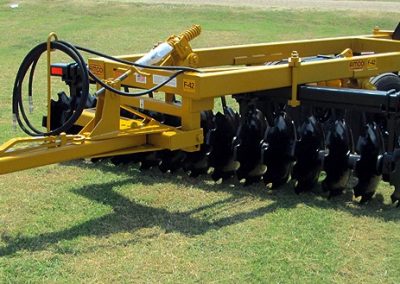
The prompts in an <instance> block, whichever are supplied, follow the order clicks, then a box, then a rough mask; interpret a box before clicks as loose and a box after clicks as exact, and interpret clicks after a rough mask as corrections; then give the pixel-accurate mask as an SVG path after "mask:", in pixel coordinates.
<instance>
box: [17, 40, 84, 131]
mask: <svg viewBox="0 0 400 284" xmlns="http://www.w3.org/2000/svg"><path fill="white" fill-rule="evenodd" d="M51 48H52V49H56V50H60V51H61V52H63V53H65V54H67V55H68V56H69V57H71V59H72V60H73V61H75V62H76V63H77V64H78V67H79V69H80V70H81V78H82V93H81V99H80V100H79V104H77V105H76V107H75V108H74V109H73V110H72V115H71V116H70V117H69V118H68V119H67V121H66V122H65V123H64V124H63V125H61V126H60V127H58V128H56V129H53V130H51V131H48V132H42V131H40V130H38V129H36V128H35V127H34V126H33V125H32V124H31V122H30V121H29V119H28V117H27V116H26V113H25V109H24V106H23V102H22V86H23V82H24V79H25V76H26V74H27V72H28V70H29V69H31V71H30V75H29V96H32V81H33V77H34V69H35V67H36V63H37V61H38V60H39V58H40V56H41V55H42V54H43V53H44V52H46V51H47V43H41V44H38V45H37V46H36V47H34V48H33V49H32V50H31V51H30V52H29V53H28V54H27V55H26V56H25V58H24V60H23V61H22V63H21V65H20V67H19V70H18V72H17V76H16V78H15V83H14V88H13V96H12V112H13V117H14V119H15V120H16V121H17V122H18V125H19V126H20V128H21V129H22V130H23V131H24V132H25V133H26V134H28V135H30V136H49V135H58V134H60V133H61V132H65V131H67V130H68V129H70V128H71V127H72V126H73V125H74V123H75V122H76V121H77V120H78V118H79V116H80V115H81V114H82V111H83V109H84V108H85V104H86V101H87V98H88V96H89V75H88V74H89V73H88V68H87V66H86V63H85V61H84V60H83V58H82V56H81V55H80V54H79V53H77V52H76V51H75V50H74V49H71V48H70V47H69V46H68V45H65V44H64V43H62V42H59V41H53V42H51ZM21 116H22V119H21Z"/></svg>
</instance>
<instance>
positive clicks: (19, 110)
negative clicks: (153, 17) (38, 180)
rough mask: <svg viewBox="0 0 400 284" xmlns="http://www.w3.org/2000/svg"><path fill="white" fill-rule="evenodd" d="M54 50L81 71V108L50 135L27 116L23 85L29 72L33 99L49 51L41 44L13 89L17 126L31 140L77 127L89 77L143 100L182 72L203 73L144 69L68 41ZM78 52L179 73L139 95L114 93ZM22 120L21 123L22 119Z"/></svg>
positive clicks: (58, 43) (56, 43) (26, 60)
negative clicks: (43, 58)
mask: <svg viewBox="0 0 400 284" xmlns="http://www.w3.org/2000/svg"><path fill="white" fill-rule="evenodd" d="M51 48H52V49H56V50H60V51H61V52H63V53H65V54H67V55H68V56H69V57H71V59H73V60H74V61H75V62H76V63H77V64H78V68H79V70H81V76H82V93H81V98H80V100H79V104H78V105H77V106H75V108H74V109H72V110H71V111H72V115H71V116H70V117H69V118H68V120H67V121H66V122H65V123H64V124H63V125H61V126H60V127H58V128H56V129H53V130H51V131H49V132H42V131H40V130H38V129H36V128H35V127H34V126H33V125H32V124H31V122H30V121H29V119H28V117H27V116H26V113H25V109H24V106H23V101H22V85H23V82H24V79H25V76H26V74H27V72H28V70H29V69H30V74H29V85H28V95H29V96H32V95H33V94H32V87H33V77H34V73H35V68H36V64H37V62H38V60H39V58H40V57H41V56H42V54H43V53H44V52H46V51H47V43H46V42H45V43H41V44H39V45H37V46H36V47H34V48H33V49H32V50H31V51H30V52H29V53H28V54H27V55H26V56H25V58H24V60H23V61H22V63H21V66H20V68H19V70H18V72H17V76H16V78H15V83H14V89H13V98H12V112H13V115H14V117H15V119H16V120H17V122H18V125H19V126H20V128H21V129H22V130H23V131H24V132H25V133H27V134H28V135H31V136H49V135H58V134H60V133H62V132H66V131H67V130H69V129H70V128H71V127H72V126H73V125H74V123H75V122H76V121H77V120H78V118H79V117H80V115H81V114H82V112H83V110H84V108H85V105H86V101H87V99H88V96H89V83H90V82H89V76H90V77H91V78H92V79H93V80H94V81H95V82H96V83H98V84H99V85H101V86H102V87H104V88H105V89H107V90H109V91H111V92H113V93H116V94H118V95H121V96H130V97H138V96H143V95H146V94H151V93H152V92H154V91H156V90H158V89H159V88H161V87H162V86H165V85H166V84H168V82H170V81H171V80H173V79H174V78H175V77H177V76H178V75H180V74H182V73H183V72H186V71H192V72H201V71H199V70H198V69H195V68H190V67H184V66H183V67H182V66H151V65H141V64H137V63H134V62H130V61H127V60H123V59H120V58H116V57H113V56H109V55H106V54H103V53H100V52H97V51H94V50H91V49H88V48H83V47H79V46H74V45H72V44H70V43H68V42H65V41H52V42H51ZM78 50H81V51H85V52H88V53H92V54H95V55H98V56H101V57H104V58H107V59H110V60H113V61H116V62H120V63H124V64H127V65H131V66H136V67H139V68H148V69H159V70H168V71H176V72H175V73H173V74H172V75H171V76H169V77H168V78H167V79H166V80H165V81H164V82H162V83H160V84H158V85H156V86H154V87H153V88H150V89H148V90H144V91H139V92H135V93H129V92H124V91H121V90H118V89H115V88H113V87H111V86H109V85H107V84H105V83H104V82H103V81H102V80H101V79H99V78H98V77H97V76H96V75H94V74H93V73H92V72H91V71H90V70H89V69H88V68H87V66H86V62H85V60H84V59H83V57H82V55H81V54H80V53H79V51H78ZM21 116H22V119H21Z"/></svg>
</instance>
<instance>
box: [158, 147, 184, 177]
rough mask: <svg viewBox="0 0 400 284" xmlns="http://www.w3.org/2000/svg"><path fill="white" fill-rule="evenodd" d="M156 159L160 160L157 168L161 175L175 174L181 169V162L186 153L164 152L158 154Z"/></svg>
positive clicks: (178, 151)
mask: <svg viewBox="0 0 400 284" xmlns="http://www.w3.org/2000/svg"><path fill="white" fill-rule="evenodd" d="M157 156H158V158H159V159H160V163H159V165H158V168H159V169H160V171H162V172H163V173H166V172H168V171H169V172H171V173H173V172H175V171H177V170H178V169H180V168H181V167H182V163H183V160H184V159H185V157H186V153H185V152H184V151H180V150H177V151H170V150H164V151H160V152H158V155H157Z"/></svg>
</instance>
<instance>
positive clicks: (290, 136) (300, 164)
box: [111, 105, 398, 203]
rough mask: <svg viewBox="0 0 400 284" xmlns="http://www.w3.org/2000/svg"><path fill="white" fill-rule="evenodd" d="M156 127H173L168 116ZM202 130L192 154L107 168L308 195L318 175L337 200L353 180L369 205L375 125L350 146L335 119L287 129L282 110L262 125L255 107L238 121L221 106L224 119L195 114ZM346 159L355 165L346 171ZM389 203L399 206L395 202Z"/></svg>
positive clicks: (376, 152)
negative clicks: (132, 167)
mask: <svg viewBox="0 0 400 284" xmlns="http://www.w3.org/2000/svg"><path fill="white" fill-rule="evenodd" d="M161 122H162V123H165V124H167V125H172V126H177V125H174V124H179V121H176V120H175V121H171V117H168V116H163V117H162V119H161ZM201 127H202V128H203V131H204V137H205V141H204V143H203V144H202V145H201V147H200V150H199V151H198V152H193V153H187V152H183V151H169V150H163V151H159V152H150V153H140V154H132V155H125V156H116V157H113V158H112V159H111V161H112V162H113V163H114V164H117V165H118V164H122V163H131V162H139V163H140V167H141V169H149V168H153V167H158V168H159V169H160V170H161V171H162V172H172V173H173V172H175V171H176V170H178V169H180V168H182V169H183V170H184V171H186V172H187V173H188V174H189V175H190V176H191V177H198V176H199V175H204V174H211V177H212V179H213V180H214V181H219V180H228V179H231V178H237V179H238V180H239V181H241V182H242V183H244V184H245V185H249V184H253V183H258V182H263V183H265V184H267V185H268V186H270V187H271V188H277V187H280V186H282V185H284V184H285V183H287V182H288V181H289V179H292V180H294V181H295V192H296V193H301V192H305V191H310V190H312V189H313V187H314V186H315V185H316V184H317V182H318V179H319V177H320V174H321V172H322V171H324V172H325V174H326V175H325V178H324V180H323V181H322V188H323V189H324V190H325V191H327V192H329V196H330V197H332V196H336V195H339V194H341V193H342V192H343V190H344V189H345V188H346V187H347V186H348V184H349V180H350V177H351V176H354V177H356V178H357V180H358V182H357V183H356V185H355V186H354V188H353V190H354V195H355V197H361V202H362V203H363V202H366V201H368V200H370V199H371V198H372V196H373V195H374V193H375V190H376V187H377V186H378V183H379V181H380V180H381V175H380V173H379V171H378V170H377V163H378V158H379V156H380V155H381V154H383V153H384V143H383V138H382V133H381V130H380V127H378V126H377V125H376V123H374V122H368V123H365V125H364V127H363V130H362V131H361V134H360V136H359V137H358V140H357V143H354V142H353V137H352V132H351V130H350V129H349V127H348V125H347V124H346V120H345V119H344V118H341V117H340V116H338V117H336V118H335V119H331V120H330V121H329V122H328V123H321V122H320V121H319V119H317V118H316V117H315V116H314V115H309V116H305V117H304V118H303V119H302V121H300V122H296V123H294V122H293V120H292V119H291V118H290V117H289V115H288V114H287V113H286V112H285V111H283V110H281V111H277V112H276V113H274V114H273V119H272V121H270V123H268V121H267V119H266V117H265V115H264V114H263V113H262V112H261V111H260V110H259V109H257V107H256V106H255V105H249V107H248V108H247V111H246V112H245V113H244V114H243V115H242V116H240V115H239V114H238V113H237V112H235V111H233V110H232V108H230V107H228V106H226V105H225V106H223V112H217V113H216V114H214V113H213V112H212V111H204V112H202V113H201ZM354 144H355V145H354ZM353 153H357V155H358V159H357V160H356V161H355V162H354V163H351V162H350V160H351V159H350V155H351V154H353ZM392 199H393V202H396V201H398V198H396V197H395V196H392Z"/></svg>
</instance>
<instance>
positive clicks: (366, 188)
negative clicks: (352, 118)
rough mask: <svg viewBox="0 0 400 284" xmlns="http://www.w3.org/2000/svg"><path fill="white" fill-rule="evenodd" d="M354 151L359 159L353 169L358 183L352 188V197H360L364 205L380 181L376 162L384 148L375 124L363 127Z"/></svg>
mask: <svg viewBox="0 0 400 284" xmlns="http://www.w3.org/2000/svg"><path fill="white" fill-rule="evenodd" d="M356 150H357V152H358V154H359V155H360V159H359V160H358V161H357V163H356V167H355V175H356V176H357V178H358V183H357V185H356V186H355V187H354V195H355V197H360V196H361V203H364V202H366V201H369V200H370V199H371V198H372V196H373V195H374V194H375V191H376V188H377V186H378V184H379V181H380V180H381V175H380V174H379V172H378V169H377V162H378V157H379V155H380V154H382V153H383V152H384V147H383V139H382V134H381V131H380V130H379V127H378V126H377V125H376V124H375V123H373V122H371V123H368V124H367V125H366V126H365V128H364V133H362V135H361V136H360V137H359V139H358V142H357V149H356Z"/></svg>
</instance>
